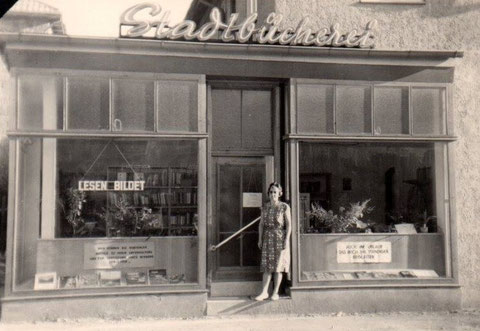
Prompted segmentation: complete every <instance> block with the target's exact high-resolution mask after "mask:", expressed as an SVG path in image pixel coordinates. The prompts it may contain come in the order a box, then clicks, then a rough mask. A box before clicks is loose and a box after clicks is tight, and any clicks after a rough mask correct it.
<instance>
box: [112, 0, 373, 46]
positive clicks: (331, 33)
mask: <svg viewBox="0 0 480 331" xmlns="http://www.w3.org/2000/svg"><path fill="white" fill-rule="evenodd" d="M139 12H142V14H144V15H142V16H145V14H146V13H148V14H147V15H148V16H149V18H148V19H145V18H143V19H142V18H140V15H137V14H138V13H139ZM169 15H170V12H169V11H168V10H162V7H161V6H160V5H158V4H155V3H141V4H138V5H135V6H133V7H131V8H129V9H127V10H126V11H125V12H124V13H123V14H122V16H121V18H120V37H126V38H154V39H172V40H175V39H183V40H198V41H208V40H211V39H216V41H222V42H238V43H258V44H279V45H290V46H294V45H302V46H319V47H322V46H331V47H358V48H373V47H374V41H373V40H374V35H373V33H372V30H373V29H374V28H375V27H376V24H377V22H376V20H372V21H370V22H369V23H368V24H367V25H366V27H365V29H363V30H356V29H353V30H351V31H349V32H347V33H342V32H341V31H340V25H339V24H338V23H336V24H333V25H332V26H331V27H330V28H326V27H325V28H322V29H319V30H316V31H314V30H312V29H310V28H307V26H308V18H307V17H305V18H304V19H302V20H301V21H300V23H299V24H298V25H297V26H296V27H295V28H293V27H287V28H285V29H280V25H281V23H282V21H283V15H281V14H276V13H270V14H269V15H268V16H267V18H266V20H265V22H263V24H262V25H260V26H258V27H257V26H256V22H257V18H258V13H252V14H251V15H249V16H248V17H246V18H245V19H244V20H239V14H238V13H234V14H231V15H230V17H229V18H228V20H227V21H226V22H222V19H221V13H220V10H219V9H218V8H213V9H212V10H211V12H210V17H209V18H210V21H209V22H207V23H205V24H204V25H202V26H198V27H197V24H196V23H195V22H194V21H191V20H184V21H182V22H180V23H177V24H175V25H173V26H170V21H169Z"/></svg>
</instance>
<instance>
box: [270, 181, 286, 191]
mask: <svg viewBox="0 0 480 331" xmlns="http://www.w3.org/2000/svg"><path fill="white" fill-rule="evenodd" d="M272 187H276V188H278V189H279V190H280V192H281V193H283V188H282V185H280V183H277V182H273V183H271V184H270V186H269V187H268V191H267V193H270V189H271V188H272Z"/></svg>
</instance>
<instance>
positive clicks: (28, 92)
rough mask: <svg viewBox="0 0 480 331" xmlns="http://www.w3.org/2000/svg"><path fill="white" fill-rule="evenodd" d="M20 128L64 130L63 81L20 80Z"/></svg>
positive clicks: (23, 78)
mask: <svg viewBox="0 0 480 331" xmlns="http://www.w3.org/2000/svg"><path fill="white" fill-rule="evenodd" d="M18 128H19V129H43V130H56V129H59V130H61V129H63V80H62V78H59V77H51V76H20V77H19V78H18Z"/></svg>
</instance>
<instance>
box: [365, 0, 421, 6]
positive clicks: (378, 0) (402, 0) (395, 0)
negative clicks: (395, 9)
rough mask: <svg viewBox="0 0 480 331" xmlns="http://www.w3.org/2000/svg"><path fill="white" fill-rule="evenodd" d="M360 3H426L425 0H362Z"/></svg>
mask: <svg viewBox="0 0 480 331" xmlns="http://www.w3.org/2000/svg"><path fill="white" fill-rule="evenodd" d="M360 3H367V4H379V5H425V4H426V1H425V0H360Z"/></svg>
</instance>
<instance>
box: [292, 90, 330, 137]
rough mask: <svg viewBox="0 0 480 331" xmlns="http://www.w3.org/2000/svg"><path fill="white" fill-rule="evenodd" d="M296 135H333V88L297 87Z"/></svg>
mask: <svg viewBox="0 0 480 331" xmlns="http://www.w3.org/2000/svg"><path fill="white" fill-rule="evenodd" d="M297 112H298V113H297V129H298V133H333V86H329V85H313V84H299V85H298V86H297Z"/></svg>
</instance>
